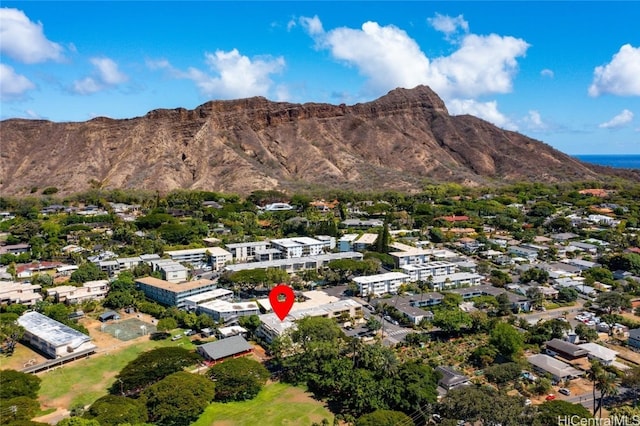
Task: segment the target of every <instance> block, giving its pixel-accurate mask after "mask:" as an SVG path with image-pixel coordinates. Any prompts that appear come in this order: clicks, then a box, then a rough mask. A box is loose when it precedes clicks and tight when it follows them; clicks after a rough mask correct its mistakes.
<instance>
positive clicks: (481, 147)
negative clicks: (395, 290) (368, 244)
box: [0, 86, 640, 195]
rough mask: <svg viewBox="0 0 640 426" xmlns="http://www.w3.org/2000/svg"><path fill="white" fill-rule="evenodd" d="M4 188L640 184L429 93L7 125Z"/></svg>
mask: <svg viewBox="0 0 640 426" xmlns="http://www.w3.org/2000/svg"><path fill="white" fill-rule="evenodd" d="M0 132H1V134H2V146H3V149H2V152H1V153H0V181H1V183H0V192H2V193H3V194H12V195H20V194H26V193H28V192H30V190H31V188H33V187H38V188H40V189H42V188H44V187H51V186H55V187H57V188H58V189H59V190H60V192H61V193H71V192H77V191H81V190H85V189H88V188H89V187H92V186H93V187H96V186H99V187H102V188H139V189H152V190H160V191H169V190H172V189H177V188H186V189H209V190H215V191H227V192H238V193H243V194H246V193H249V192H251V191H253V190H257V189H281V190H287V189H296V188H308V187H338V188H344V189H356V190H372V189H395V190H402V191H417V190H419V189H420V188H421V186H422V185H424V183H425V182H441V181H453V182H459V183H462V184H465V185H485V184H491V183H496V182H500V181H518V180H520V181H521V180H536V181H541V182H547V183H548V182H560V181H570V180H597V179H599V178H600V175H601V174H606V175H617V176H621V177H625V178H629V179H634V180H640V174H639V173H634V172H630V171H621V170H616V169H610V168H604V167H598V166H592V165H588V164H585V163H581V162H580V161H578V160H577V159H575V158H573V157H570V156H568V155H566V154H564V153H562V152H560V151H558V150H556V149H554V148H552V147H550V146H549V145H547V144H545V143H543V142H540V141H537V140H534V139H531V138H528V137H526V136H524V135H521V134H520V133H517V132H512V131H508V130H503V129H499V128H497V127H496V126H494V125H492V124H490V123H488V122H486V121H484V120H481V119H479V118H477V117H473V116H470V115H461V116H451V115H449V113H448V111H447V108H446V106H445V104H444V102H443V101H442V100H441V99H440V98H439V97H438V95H437V94H436V93H435V92H433V91H432V90H431V89H430V88H428V87H427V86H418V87H416V88H414V89H395V90H392V91H390V92H389V93H388V94H387V95H385V96H382V97H380V98H378V99H376V100H374V101H371V102H365V103H358V104H354V105H350V106H348V105H345V104H340V105H332V104H324V103H304V104H295V103H289V102H273V101H269V100H268V99H266V98H264V97H253V98H245V99H237V100H223V101H209V102H206V103H204V104H202V105H200V106H198V107H196V108H194V109H192V110H189V109H185V108H175V109H155V110H152V111H149V112H148V113H147V114H145V115H143V116H140V117H135V118H127V119H111V118H106V117H97V118H94V119H91V120H89V121H85V122H65V123H54V122H50V121H46V120H23V119H9V120H4V121H2V122H0Z"/></svg>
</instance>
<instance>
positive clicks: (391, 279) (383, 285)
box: [353, 272, 409, 296]
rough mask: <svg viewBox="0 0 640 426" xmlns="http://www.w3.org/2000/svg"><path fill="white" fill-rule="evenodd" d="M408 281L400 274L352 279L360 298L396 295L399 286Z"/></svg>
mask: <svg viewBox="0 0 640 426" xmlns="http://www.w3.org/2000/svg"><path fill="white" fill-rule="evenodd" d="M408 281H409V275H407V274H403V273H401V272H387V273H385V274H377V275H369V276H365V277H355V278H354V279H353V282H355V283H356V284H357V285H358V289H359V294H360V295H361V296H367V295H376V296H380V295H383V294H387V293H397V292H398V289H399V288H400V286H401V285H403V284H406V283H407V282H408Z"/></svg>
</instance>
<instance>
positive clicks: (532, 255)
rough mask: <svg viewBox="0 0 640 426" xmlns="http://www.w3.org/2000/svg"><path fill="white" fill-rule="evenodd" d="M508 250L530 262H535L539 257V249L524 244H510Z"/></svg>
mask: <svg viewBox="0 0 640 426" xmlns="http://www.w3.org/2000/svg"><path fill="white" fill-rule="evenodd" d="M507 251H508V252H509V253H510V254H512V255H514V256H517V257H522V258H524V259H526V260H528V261H529V262H534V261H535V260H537V259H538V250H534V249H530V248H526V247H522V246H509V248H508V249H507Z"/></svg>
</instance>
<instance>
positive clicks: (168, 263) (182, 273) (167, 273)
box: [151, 259, 189, 283]
mask: <svg viewBox="0 0 640 426" xmlns="http://www.w3.org/2000/svg"><path fill="white" fill-rule="evenodd" d="M151 265H152V267H153V270H154V271H160V274H161V275H162V279H163V280H165V281H169V282H170V283H181V282H183V281H187V280H188V279H189V270H188V269H187V268H186V267H184V266H183V265H181V264H179V263H178V262H176V261H173V260H171V259H160V260H154V261H152V262H151Z"/></svg>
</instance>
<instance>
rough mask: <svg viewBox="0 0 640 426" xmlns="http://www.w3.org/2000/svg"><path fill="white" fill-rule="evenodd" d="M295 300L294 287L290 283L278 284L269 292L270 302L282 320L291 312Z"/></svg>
mask: <svg viewBox="0 0 640 426" xmlns="http://www.w3.org/2000/svg"><path fill="white" fill-rule="evenodd" d="M294 301H295V296H294V294H293V289H292V288H291V287H289V286H288V285H284V284H278V285H277V286H275V287H274V288H272V289H271V291H270V292H269V302H270V303H271V307H272V308H273V312H275V313H276V315H277V316H278V318H280V321H282V320H284V318H285V317H286V316H287V315H288V314H289V311H290V310H291V307H292V306H293V302H294Z"/></svg>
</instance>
